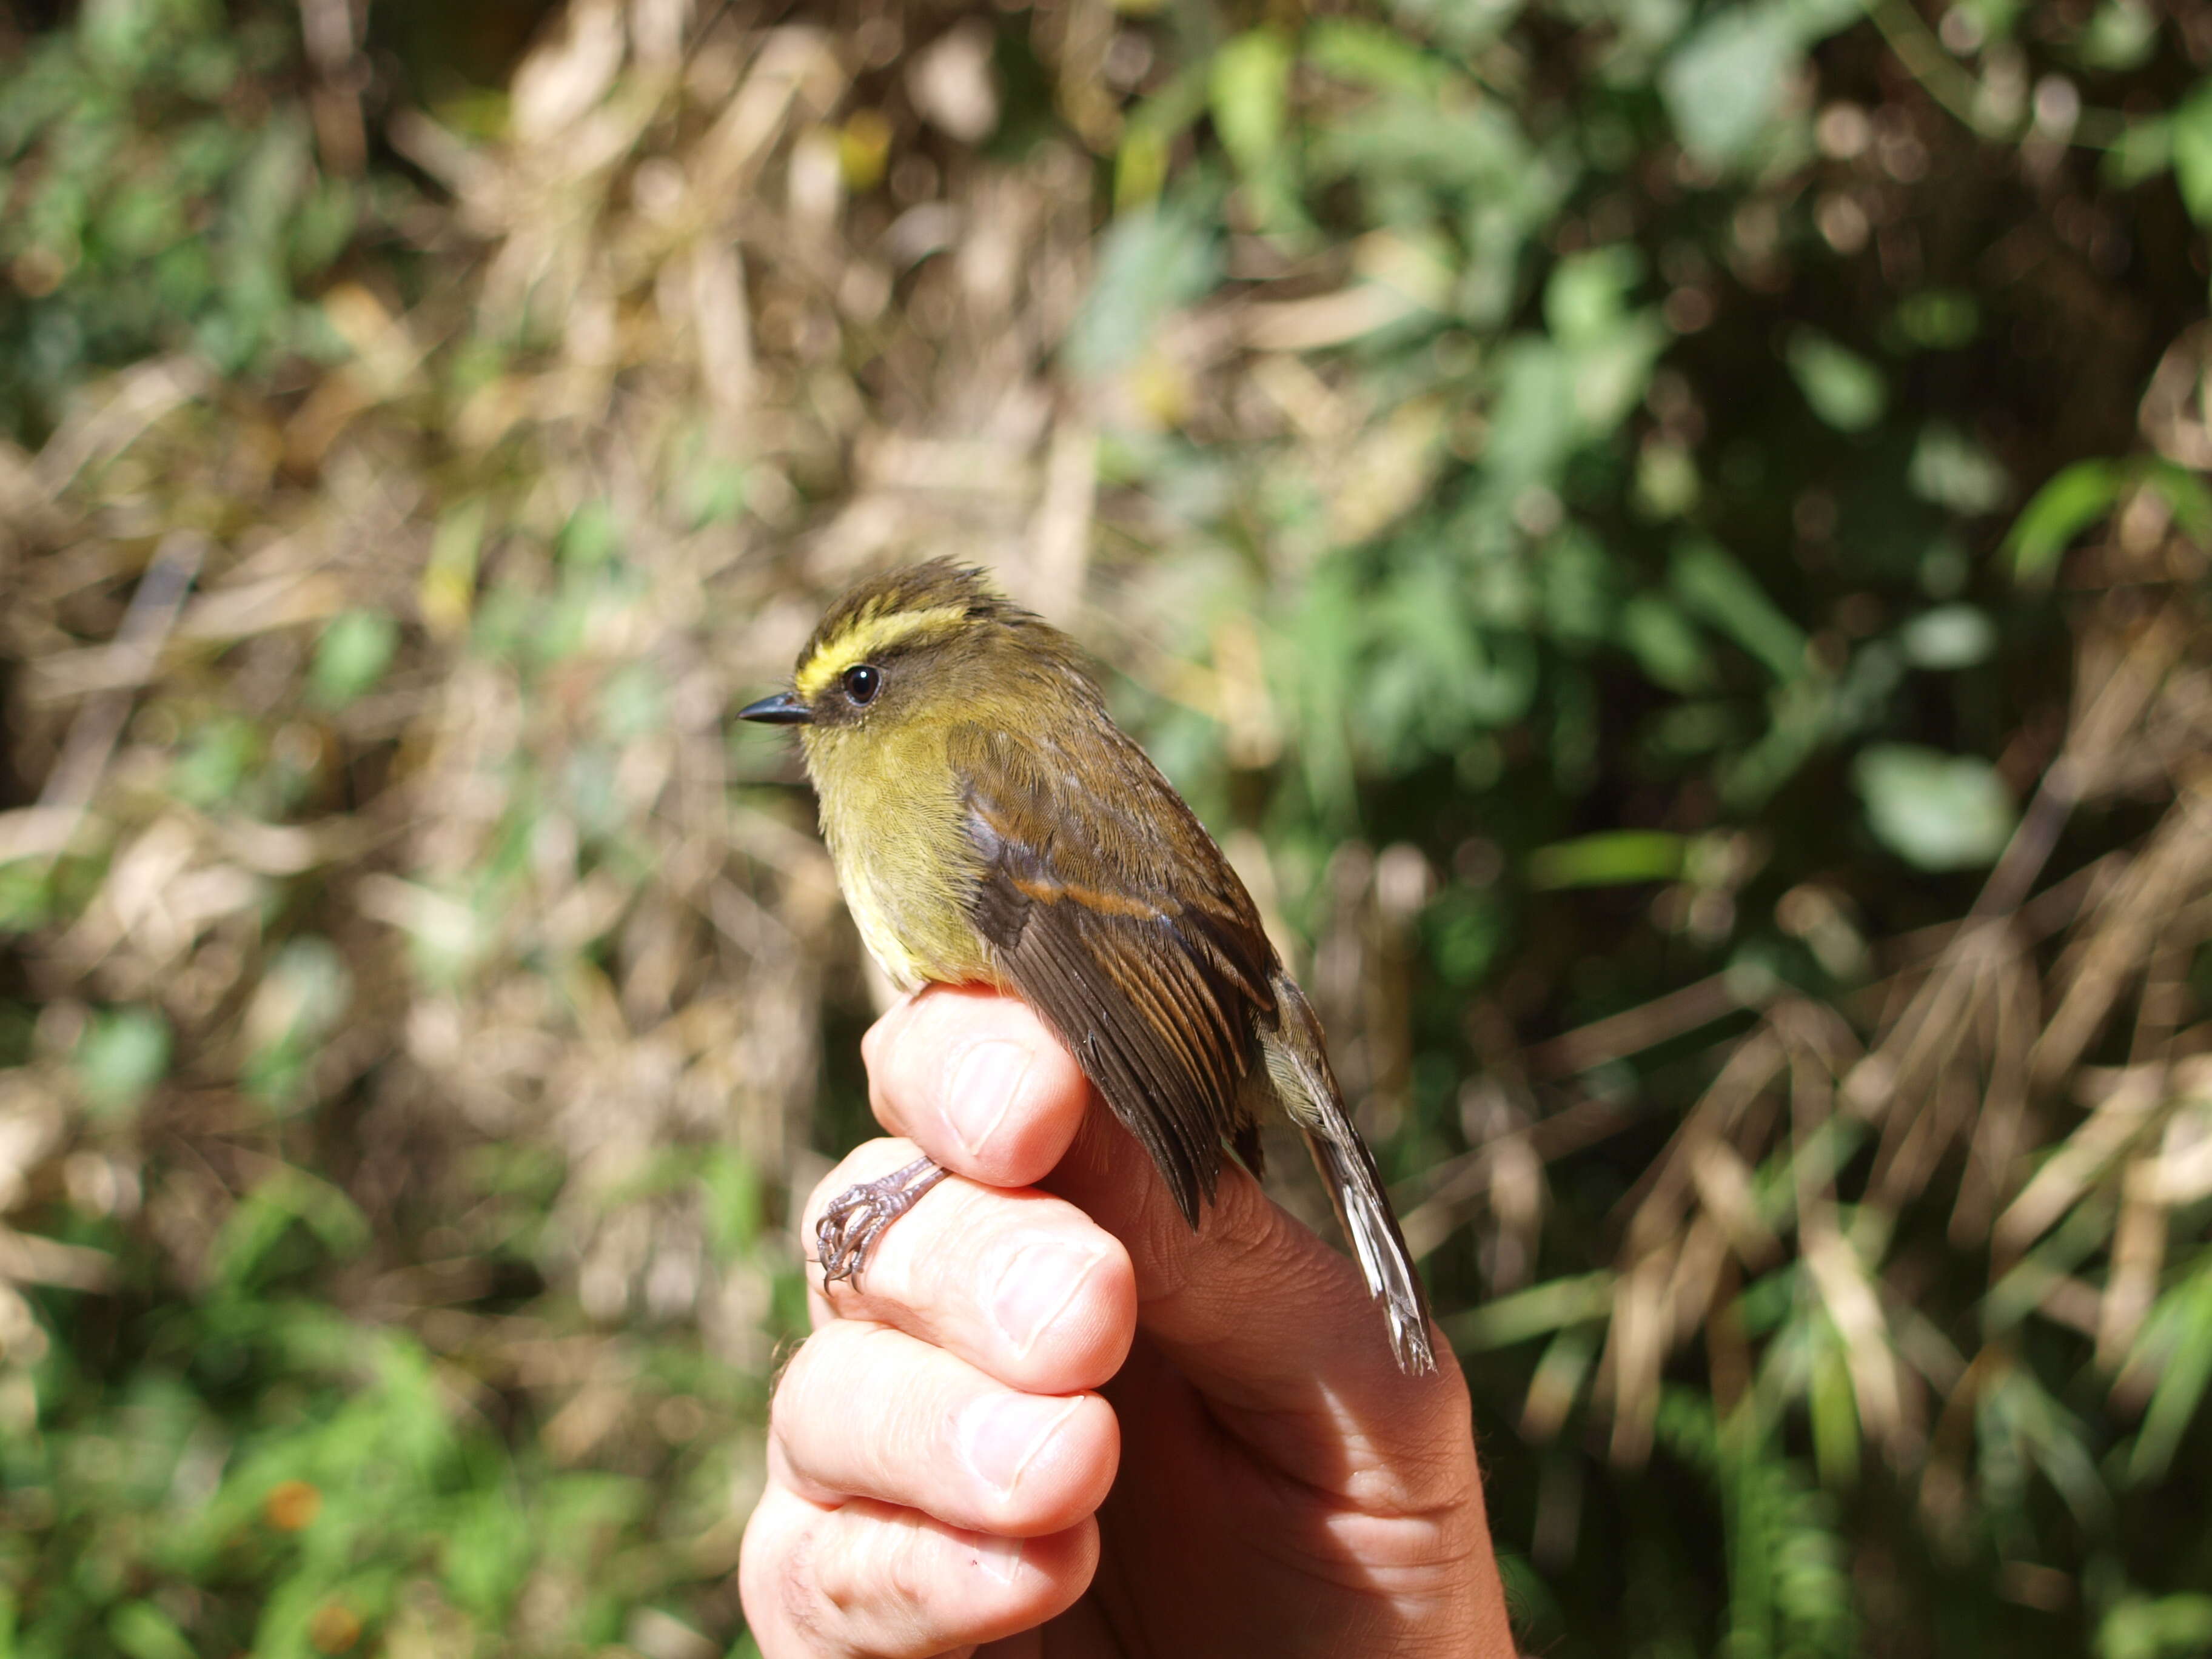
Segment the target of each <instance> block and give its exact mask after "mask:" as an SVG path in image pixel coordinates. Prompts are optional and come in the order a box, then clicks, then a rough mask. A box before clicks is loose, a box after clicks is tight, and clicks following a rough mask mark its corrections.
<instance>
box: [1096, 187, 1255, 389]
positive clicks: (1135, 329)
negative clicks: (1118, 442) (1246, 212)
mask: <svg viewBox="0 0 2212 1659" xmlns="http://www.w3.org/2000/svg"><path fill="white" fill-rule="evenodd" d="M1218 268H1219V256H1218V252H1217V251H1216V249H1215V246H1214V239H1213V234H1212V228H1211V224H1210V218H1209V216H1206V215H1203V214H1200V213H1199V212H1197V211H1194V210H1191V209H1188V208H1181V207H1176V206H1170V205H1162V206H1158V207H1144V208H1139V209H1137V210H1134V211H1133V212H1128V213H1124V214H1122V215H1121V216H1120V217H1118V218H1116V219H1115V221H1114V222H1113V224H1112V225H1111V226H1110V227H1109V228H1108V230H1107V232H1106V234H1105V235H1104V237H1103V238H1102V239H1101V241H1100V244H1099V249H1098V264H1097V276H1095V277H1094V278H1093V279H1092V282H1091V292H1090V294H1089V295H1086V296H1085V300H1084V302H1083V307H1082V309H1081V310H1080V311H1079V312H1078V313H1076V318H1075V322H1074V324H1073V326H1072V327H1071V328H1070V329H1069V330H1068V335H1067V344H1066V348H1065V349H1066V358H1067V364H1068V367H1069V368H1071V369H1073V371H1074V372H1075V373H1076V374H1078V375H1079V376H1083V377H1085V378H1103V377H1104V376H1107V375H1109V374H1114V373H1115V372H1116V371H1118V370H1120V369H1121V368H1126V367H1127V366H1128V365H1129V364H1130V363H1132V362H1135V361H1136V360H1137V358H1138V357H1139V356H1141V355H1142V354H1143V352H1144V350H1145V348H1146V346H1147V345H1149V344H1150V343H1152V331H1153V330H1154V329H1155V328H1156V327H1158V325H1159V324H1160V323H1161V322H1163V321H1164V320H1165V319H1166V318H1167V317H1168V316H1169V315H1170V313H1173V312H1174V311H1176V309H1177V308H1178V307H1182V306H1183V305H1186V304H1188V303H1189V301H1193V300H1194V299H1196V298H1197V297H1198V296H1199V295H1201V294H1203V293H1205V292H1206V289H1209V288H1211V287H1212V284H1213V278H1214V273H1215V272H1216V270H1218Z"/></svg>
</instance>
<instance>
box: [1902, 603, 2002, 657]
mask: <svg viewBox="0 0 2212 1659" xmlns="http://www.w3.org/2000/svg"><path fill="white" fill-rule="evenodd" d="M1897 642H1898V644H1899V646H1900V647H1903V648H1904V651H1905V660H1906V661H1907V662H1910V663H1911V665H1913V666H1914V667H1915V668H1929V669H1935V670H1936V671H1948V670H1952V669H1959V668H1972V666H1973V665H1975V664H1976V663H1978V662H1986V661H1987V660H1988V659H1989V655H1990V652H1992V651H1994V650H1995V649H1996V642H1997V630H1996V623H1992V622H1991V621H1990V619H1989V617H1988V616H1987V615H1985V614H1984V612H1982V611H1977V610H1975V609H1974V607H1973V606H1972V605H1938V606H1936V609H1935V610H1933V611H1922V612H1921V613H1920V615H1918V616H1917V617H1913V618H1912V620H1911V621H1910V622H1908V623H1905V626H1904V627H1902V628H1900V629H1898V630H1897Z"/></svg>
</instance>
